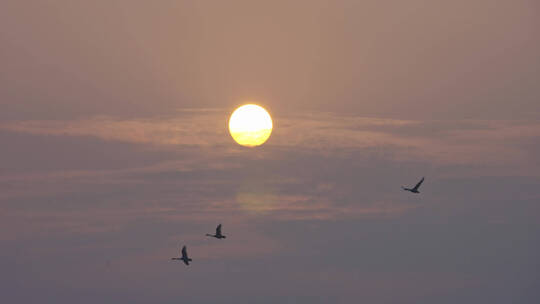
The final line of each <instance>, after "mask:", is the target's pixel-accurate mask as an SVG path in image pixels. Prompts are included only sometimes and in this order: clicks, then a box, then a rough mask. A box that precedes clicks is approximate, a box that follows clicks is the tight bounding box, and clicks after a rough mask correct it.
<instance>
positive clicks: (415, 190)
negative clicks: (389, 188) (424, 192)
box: [401, 177, 424, 193]
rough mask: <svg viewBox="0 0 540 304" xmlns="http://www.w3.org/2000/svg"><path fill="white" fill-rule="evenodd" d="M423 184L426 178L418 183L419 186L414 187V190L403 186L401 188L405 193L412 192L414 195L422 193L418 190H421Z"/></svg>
mask: <svg viewBox="0 0 540 304" xmlns="http://www.w3.org/2000/svg"><path fill="white" fill-rule="evenodd" d="M423 182H424V178H423V177H422V179H421V180H420V181H419V182H418V184H416V186H414V188H405V187H403V186H401V188H403V190H405V191H410V192H412V193H420V191H418V188H420V185H422V183H423Z"/></svg>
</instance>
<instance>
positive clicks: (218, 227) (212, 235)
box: [206, 224, 226, 239]
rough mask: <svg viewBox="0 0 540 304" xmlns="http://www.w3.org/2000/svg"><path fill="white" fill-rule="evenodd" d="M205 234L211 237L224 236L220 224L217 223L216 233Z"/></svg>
mask: <svg viewBox="0 0 540 304" xmlns="http://www.w3.org/2000/svg"><path fill="white" fill-rule="evenodd" d="M206 236H211V237H215V238H216V239H224V238H226V236H224V235H223V234H221V224H219V225H218V226H217V227H216V234H208V233H207V234H206Z"/></svg>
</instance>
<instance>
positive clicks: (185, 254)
mask: <svg viewBox="0 0 540 304" xmlns="http://www.w3.org/2000/svg"><path fill="white" fill-rule="evenodd" d="M171 260H177V261H183V262H184V264H186V265H189V262H191V261H192V259H190V258H188V255H187V249H186V246H184V247H182V256H181V257H179V258H172V259H171Z"/></svg>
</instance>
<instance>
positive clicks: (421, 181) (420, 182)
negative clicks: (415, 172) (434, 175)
mask: <svg viewBox="0 0 540 304" xmlns="http://www.w3.org/2000/svg"><path fill="white" fill-rule="evenodd" d="M423 182H424V178H423V177H422V179H421V180H420V181H419V182H418V184H416V186H414V188H413V189H414V190H418V188H420V185H421V184H422V183H423Z"/></svg>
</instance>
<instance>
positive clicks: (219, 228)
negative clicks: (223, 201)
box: [216, 224, 221, 235]
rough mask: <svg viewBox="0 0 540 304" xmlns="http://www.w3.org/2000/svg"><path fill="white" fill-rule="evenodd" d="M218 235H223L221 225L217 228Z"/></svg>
mask: <svg viewBox="0 0 540 304" xmlns="http://www.w3.org/2000/svg"><path fill="white" fill-rule="evenodd" d="M216 234H217V235H220V234H221V224H219V225H218V226H217V228H216Z"/></svg>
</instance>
